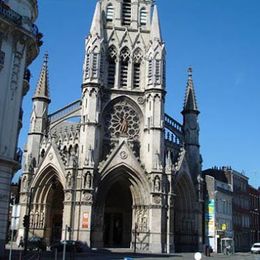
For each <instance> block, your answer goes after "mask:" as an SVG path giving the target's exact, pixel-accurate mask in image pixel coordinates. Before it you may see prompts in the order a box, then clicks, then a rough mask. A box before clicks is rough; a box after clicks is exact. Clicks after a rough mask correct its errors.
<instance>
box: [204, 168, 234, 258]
mask: <svg viewBox="0 0 260 260" xmlns="http://www.w3.org/2000/svg"><path fill="white" fill-rule="evenodd" d="M203 175H204V178H205V184H206V192H205V198H206V199H205V234H206V237H205V243H206V244H208V245H209V246H211V248H212V249H213V251H214V252H218V253H219V252H221V239H223V238H233V222H232V199H233V189H232V186H231V185H230V184H229V183H228V180H227V178H226V176H225V174H224V172H223V171H221V170H219V169H217V168H213V169H208V170H205V171H203Z"/></svg>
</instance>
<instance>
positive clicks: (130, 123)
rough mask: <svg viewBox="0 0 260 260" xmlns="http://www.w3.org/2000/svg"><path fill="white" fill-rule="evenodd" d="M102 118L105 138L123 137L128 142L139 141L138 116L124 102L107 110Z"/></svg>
mask: <svg viewBox="0 0 260 260" xmlns="http://www.w3.org/2000/svg"><path fill="white" fill-rule="evenodd" d="M104 118H105V137H106V138H114V137H115V138H118V137H119V136H122V135H123V136H127V137H128V138H129V139H130V140H137V139H139V132H140V119H139V115H138V113H137V112H136V111H135V110H134V108H133V107H132V106H131V105H130V104H128V103H127V102H126V101H124V100H122V101H121V102H118V103H116V104H114V105H113V106H111V107H110V108H109V109H107V111H106V112H105V115H104Z"/></svg>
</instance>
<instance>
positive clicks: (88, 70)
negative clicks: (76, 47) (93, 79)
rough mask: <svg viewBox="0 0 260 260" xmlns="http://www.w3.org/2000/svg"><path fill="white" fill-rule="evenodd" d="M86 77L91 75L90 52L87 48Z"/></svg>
mask: <svg viewBox="0 0 260 260" xmlns="http://www.w3.org/2000/svg"><path fill="white" fill-rule="evenodd" d="M85 66H86V67H85V78H86V79H88V78H89V77H90V53H89V50H87V56H86V65H85Z"/></svg>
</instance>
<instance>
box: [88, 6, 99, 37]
mask: <svg viewBox="0 0 260 260" xmlns="http://www.w3.org/2000/svg"><path fill="white" fill-rule="evenodd" d="M90 34H91V35H92V36H94V35H99V36H101V4H100V1H98V2H97V4H96V9H95V13H94V16H93V20H92V24H91V28H90Z"/></svg>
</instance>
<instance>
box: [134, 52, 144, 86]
mask: <svg viewBox="0 0 260 260" xmlns="http://www.w3.org/2000/svg"><path fill="white" fill-rule="evenodd" d="M142 58H143V54H142V51H141V50H140V49H137V50H136V51H135V52H134V55H133V61H134V80H133V84H134V88H139V87H140V80H141V76H140V73H141V70H140V69H141V62H142Z"/></svg>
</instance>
